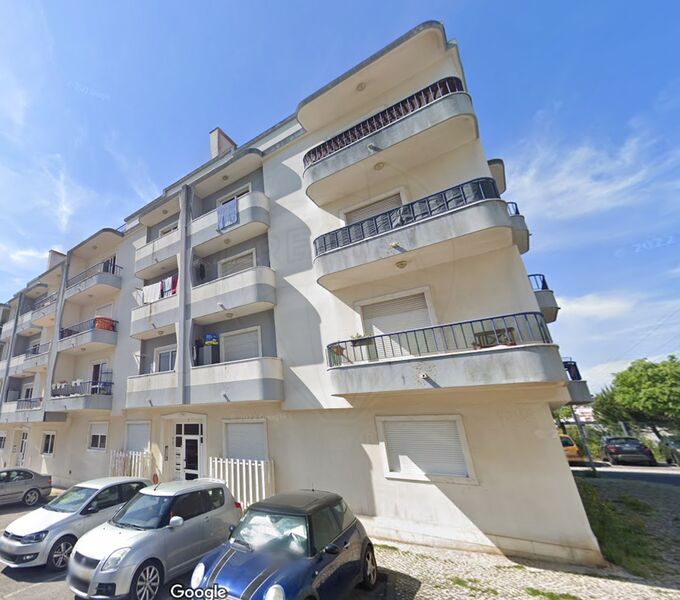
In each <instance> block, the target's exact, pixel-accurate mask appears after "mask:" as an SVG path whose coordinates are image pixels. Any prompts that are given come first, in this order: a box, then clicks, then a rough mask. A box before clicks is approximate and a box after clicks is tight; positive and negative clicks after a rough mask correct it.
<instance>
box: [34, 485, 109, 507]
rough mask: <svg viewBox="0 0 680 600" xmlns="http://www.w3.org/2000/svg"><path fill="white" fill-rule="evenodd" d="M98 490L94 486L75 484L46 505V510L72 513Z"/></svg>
mask: <svg viewBox="0 0 680 600" xmlns="http://www.w3.org/2000/svg"><path fill="white" fill-rule="evenodd" d="M96 492H97V490H95V489H94V488H88V487H80V486H78V485H74V486H73V487H72V488H69V489H67V490H66V491H65V492H64V493H63V494H62V495H61V496H57V497H56V498H55V499H54V500H52V502H50V503H49V504H46V505H45V509H46V510H54V511H56V512H66V513H72V512H76V511H77V510H80V508H81V507H82V506H83V504H85V503H86V502H87V501H88V500H89V499H90V498H92V496H94V495H95V493H96Z"/></svg>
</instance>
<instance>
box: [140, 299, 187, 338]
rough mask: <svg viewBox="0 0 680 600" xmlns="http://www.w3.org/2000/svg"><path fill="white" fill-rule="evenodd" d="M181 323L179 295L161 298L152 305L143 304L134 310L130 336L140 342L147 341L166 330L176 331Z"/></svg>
mask: <svg viewBox="0 0 680 600" xmlns="http://www.w3.org/2000/svg"><path fill="white" fill-rule="evenodd" d="M178 321H179V298H178V297H177V294H173V295H172V296H168V297H166V298H161V299H160V300H157V301H156V302H152V303H151V304H143V305H142V306H138V307H136V308H133V309H132V313H131V323H130V336H131V337H133V338H136V339H138V340H147V339H149V338H152V337H156V336H157V335H163V334H162V333H160V332H161V331H164V330H165V329H166V328H172V331H173V332H174V331H175V324H176V323H177V322H178Z"/></svg>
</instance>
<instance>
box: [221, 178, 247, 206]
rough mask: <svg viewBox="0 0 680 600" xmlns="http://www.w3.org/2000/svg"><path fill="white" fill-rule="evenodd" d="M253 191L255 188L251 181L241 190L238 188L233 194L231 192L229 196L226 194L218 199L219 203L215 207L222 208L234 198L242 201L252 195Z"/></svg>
mask: <svg viewBox="0 0 680 600" xmlns="http://www.w3.org/2000/svg"><path fill="white" fill-rule="evenodd" d="M252 191H253V187H252V185H251V184H250V181H249V182H248V183H246V184H244V185H242V186H241V187H239V188H236V190H234V191H233V192H229V193H228V194H225V195H224V196H222V197H220V198H218V200H217V202H216V203H215V207H217V206H222V204H226V203H227V202H229V200H233V199H234V198H237V199H241V198H243V196H245V195H247V194H250V192H252Z"/></svg>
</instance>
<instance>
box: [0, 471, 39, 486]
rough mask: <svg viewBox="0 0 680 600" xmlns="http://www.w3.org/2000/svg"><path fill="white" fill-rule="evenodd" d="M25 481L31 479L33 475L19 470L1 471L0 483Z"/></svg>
mask: <svg viewBox="0 0 680 600" xmlns="http://www.w3.org/2000/svg"><path fill="white" fill-rule="evenodd" d="M25 479H33V475H32V474H31V473H29V472H28V471H22V470H21V469H14V470H12V471H3V472H2V473H0V482H5V483H9V482H12V481H24V480H25Z"/></svg>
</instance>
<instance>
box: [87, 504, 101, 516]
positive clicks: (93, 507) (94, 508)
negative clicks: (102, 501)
mask: <svg viewBox="0 0 680 600" xmlns="http://www.w3.org/2000/svg"><path fill="white" fill-rule="evenodd" d="M98 512H99V507H98V506H97V503H96V502H93V503H92V504H90V506H88V507H87V508H86V509H85V511H84V513H85V514H86V515H93V514H95V513H98Z"/></svg>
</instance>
